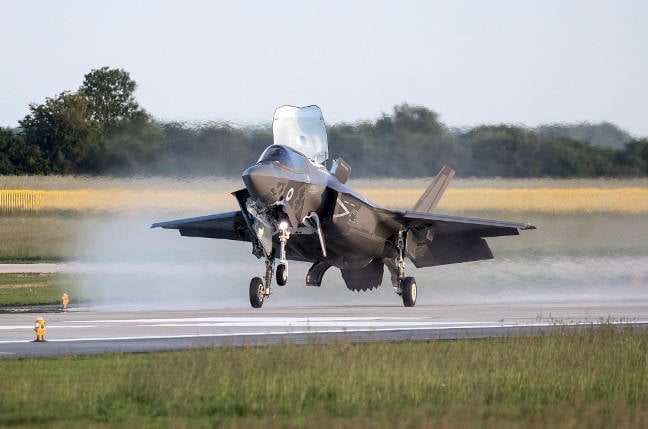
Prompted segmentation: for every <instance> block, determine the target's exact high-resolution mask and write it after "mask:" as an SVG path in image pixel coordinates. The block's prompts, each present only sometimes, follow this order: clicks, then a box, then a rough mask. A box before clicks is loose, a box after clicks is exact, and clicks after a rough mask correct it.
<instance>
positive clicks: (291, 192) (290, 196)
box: [286, 188, 295, 201]
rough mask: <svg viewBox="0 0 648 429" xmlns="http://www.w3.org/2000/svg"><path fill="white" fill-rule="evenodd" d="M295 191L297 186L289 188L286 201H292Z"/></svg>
mask: <svg viewBox="0 0 648 429" xmlns="http://www.w3.org/2000/svg"><path fill="white" fill-rule="evenodd" d="M294 193H295V188H290V189H289V190H288V193H287V194H286V201H290V199H291V198H292V197H293V194H294Z"/></svg>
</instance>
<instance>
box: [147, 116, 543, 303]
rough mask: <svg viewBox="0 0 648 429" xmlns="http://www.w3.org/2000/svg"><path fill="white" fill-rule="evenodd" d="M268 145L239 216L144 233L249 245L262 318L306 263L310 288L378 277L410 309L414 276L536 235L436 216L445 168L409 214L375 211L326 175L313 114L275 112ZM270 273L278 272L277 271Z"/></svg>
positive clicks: (355, 285) (322, 134)
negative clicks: (334, 271)
mask: <svg viewBox="0 0 648 429" xmlns="http://www.w3.org/2000/svg"><path fill="white" fill-rule="evenodd" d="M272 130H273V140H274V141H273V143H274V144H273V145H271V146H269V147H268V148H266V149H265V150H264V151H263V153H262V154H261V156H260V158H259V160H258V161H257V162H256V163H255V164H254V165H252V166H250V167H248V168H247V169H246V170H245V171H243V175H242V178H243V183H244V184H245V188H243V189H241V190H238V191H236V192H233V193H232V194H233V196H234V197H235V198H236V201H237V202H238V205H239V208H240V209H239V210H236V211H232V212H228V213H218V214H212V215H208V216H202V217H195V218H189V219H178V220H172V221H168V222H159V223H155V224H153V225H151V228H158V227H160V228H166V229H177V230H179V231H180V234H181V235H182V236H185V237H206V238H220V239H227V240H238V241H247V242H250V243H251V244H252V254H253V255H254V256H256V257H257V258H259V259H263V260H264V261H265V274H264V275H263V277H254V278H253V279H252V280H251V281H250V286H249V297H250V304H251V305H252V307H254V308H260V307H261V306H262V305H263V302H264V300H265V299H266V298H268V297H269V296H270V295H271V293H272V289H271V283H272V279H273V277H274V276H275V275H276V281H277V284H278V285H279V286H284V285H285V284H286V283H287V281H288V261H299V262H308V263H311V264H312V266H311V267H310V269H309V270H308V273H307V275H306V281H305V283H306V285H307V286H320V285H321V284H322V279H323V277H324V274H325V273H326V271H327V270H328V269H329V268H331V267H336V268H338V269H339V270H340V271H341V273H342V278H343V279H344V282H345V284H346V286H347V288H349V289H350V290H352V291H367V290H371V289H375V288H377V287H378V286H380V285H381V283H382V280H383V272H384V267H387V269H388V271H389V273H390V274H391V284H392V287H393V289H394V291H395V292H396V294H398V295H399V296H400V297H401V298H402V300H403V305H404V306H405V307H413V306H414V305H415V304H416V297H417V286H416V280H415V279H414V277H409V276H406V274H405V259H406V258H408V259H410V260H411V261H412V262H413V264H414V266H416V267H417V268H422V267H431V266H435V265H444V264H455V263H459V262H466V261H477V260H483V259H491V258H493V253H492V252H491V250H490V248H489V247H488V244H487V243H486V241H485V240H484V239H485V238H490V237H499V236H506V235H518V234H519V230H527V229H535V227H534V226H533V225H530V224H528V223H514V222H504V221H497V220H486V219H474V218H467V217H461V216H449V215H443V214H434V213H433V210H434V208H435V207H436V205H437V203H438V202H439V199H440V198H441V196H442V195H443V193H444V191H445V190H446V188H447V186H448V183H449V182H450V180H451V179H452V177H453V176H454V171H453V170H452V169H450V168H448V167H447V166H444V167H443V168H442V169H441V171H440V172H439V174H438V175H437V176H436V178H435V179H434V180H433V181H432V183H431V184H430V185H429V186H428V188H427V189H426V190H425V192H424V193H423V195H421V197H420V199H419V200H418V202H417V203H416V205H415V206H414V208H413V210H404V211H402V210H390V209H387V208H384V207H381V206H379V205H378V204H375V203H373V202H371V201H369V200H367V199H366V198H365V197H363V196H362V195H360V194H359V193H358V192H356V191H354V190H353V189H351V188H350V187H349V186H347V185H346V184H345V183H346V182H347V179H348V178H349V174H350V171H351V168H350V167H349V165H348V164H347V163H345V162H344V160H342V159H337V160H335V161H334V162H333V163H332V165H331V168H330V169H328V170H327V168H326V167H325V162H326V160H327V159H328V140H327V135H326V128H325V125H324V118H323V116H322V112H321V110H320V109H319V107H317V106H307V107H294V106H282V107H279V108H278V109H276V110H275V112H274V118H273V123H272ZM275 266H276V269H275Z"/></svg>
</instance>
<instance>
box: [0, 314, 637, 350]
mask: <svg viewBox="0 0 648 429" xmlns="http://www.w3.org/2000/svg"><path fill="white" fill-rule="evenodd" d="M484 323H486V322H484ZM605 324H607V322H600V321H599V322H576V323H571V324H562V325H557V324H555V323H526V324H493V323H490V324H488V325H463V326H435V327H413V328H408V330H411V331H415V330H416V331H423V330H426V329H429V330H433V331H442V330H458V329H480V328H489V329H490V328H516V327H518V328H524V327H528V328H552V327H553V328H559V327H577V326H581V327H587V326H599V325H605ZM617 324H623V325H637V324H648V320H638V321H632V322H616V323H612V325H617ZM400 330H401V329H399V328H383V329H355V330H354V329H324V330H318V331H311V330H307V331H292V332H286V331H271V332H227V333H208V334H187V335H182V334H180V335H150V336H131V337H88V338H58V339H52V340H47V342H78V341H126V340H155V339H165V338H205V337H232V338H235V337H238V336H257V337H258V336H265V335H300V334H352V333H366V334H371V333H379V332H391V331H400ZM31 342H33V340H18V341H0V344H11V343H31Z"/></svg>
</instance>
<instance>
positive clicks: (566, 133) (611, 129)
mask: <svg viewBox="0 0 648 429" xmlns="http://www.w3.org/2000/svg"><path fill="white" fill-rule="evenodd" d="M536 131H537V132H538V134H540V135H550V136H559V137H567V138H570V139H572V140H579V141H584V142H588V143H590V144H591V145H592V146H595V147H608V148H613V149H623V146H624V145H625V144H626V143H629V142H630V141H631V140H632V137H631V136H630V134H628V133H627V132H625V131H624V130H622V129H621V128H619V127H617V126H616V125H614V124H611V123H609V122H601V123H598V124H590V123H587V122H585V123H582V124H549V125H541V126H539V127H538V128H536Z"/></svg>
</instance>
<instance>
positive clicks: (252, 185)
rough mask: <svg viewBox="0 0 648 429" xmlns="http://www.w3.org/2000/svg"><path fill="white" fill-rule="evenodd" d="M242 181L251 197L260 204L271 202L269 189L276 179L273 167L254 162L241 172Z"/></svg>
mask: <svg viewBox="0 0 648 429" xmlns="http://www.w3.org/2000/svg"><path fill="white" fill-rule="evenodd" d="M242 177H243V183H245V187H246V188H247V190H248V191H249V192H250V195H251V196H252V198H254V199H256V200H257V202H260V203H262V204H272V203H274V202H275V201H272V192H271V191H270V190H271V189H272V188H273V186H274V184H275V182H276V181H277V177H276V173H275V169H274V168H273V166H272V165H269V164H256V165H253V166H251V167H248V168H247V169H246V170H245V171H244V172H243V175H242Z"/></svg>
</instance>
